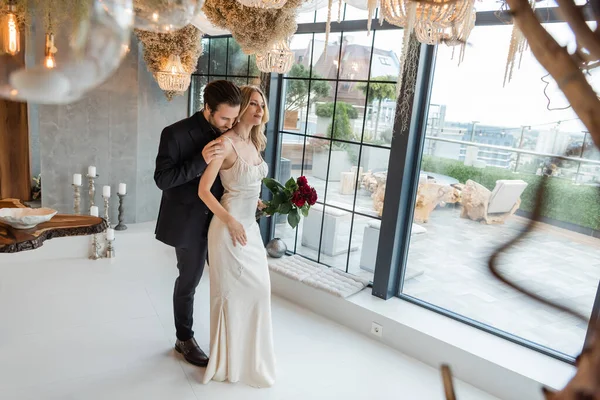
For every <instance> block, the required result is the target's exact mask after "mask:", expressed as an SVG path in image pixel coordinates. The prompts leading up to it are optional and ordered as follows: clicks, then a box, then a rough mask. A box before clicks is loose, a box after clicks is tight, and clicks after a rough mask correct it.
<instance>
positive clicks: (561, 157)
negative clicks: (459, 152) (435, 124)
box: [425, 136, 600, 180]
mask: <svg viewBox="0 0 600 400" xmlns="http://www.w3.org/2000/svg"><path fill="white" fill-rule="evenodd" d="M425 140H432V141H438V142H445V143H454V144H458V145H463V146H475V147H477V148H485V149H493V150H500V151H507V152H511V153H516V154H517V155H518V157H517V160H516V162H515V167H514V171H515V172H517V170H518V168H519V160H520V155H521V154H526V155H532V156H536V157H543V158H551V159H557V160H562V161H570V162H575V163H577V172H575V180H577V177H578V176H579V175H583V174H582V173H581V172H580V170H581V164H591V165H596V166H600V160H590V159H587V158H581V157H570V156H565V155H559V154H551V153H540V152H537V151H534V150H526V149H519V148H514V147H508V146H498V145H493V144H484V143H477V142H469V141H465V140H455V139H446V138H440V137H436V136H426V137H425Z"/></svg>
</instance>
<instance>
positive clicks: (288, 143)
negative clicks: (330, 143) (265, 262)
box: [274, 134, 316, 257]
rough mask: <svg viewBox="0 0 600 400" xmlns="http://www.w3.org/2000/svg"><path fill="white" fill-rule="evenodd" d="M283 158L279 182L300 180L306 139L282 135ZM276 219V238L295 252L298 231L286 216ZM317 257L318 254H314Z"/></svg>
mask: <svg viewBox="0 0 600 400" xmlns="http://www.w3.org/2000/svg"><path fill="white" fill-rule="evenodd" d="M280 138H281V156H280V159H279V171H278V175H277V180H278V181H279V182H282V183H283V182H286V181H287V180H288V179H290V178H291V177H294V178H298V177H299V176H300V175H302V174H303V168H302V167H303V163H304V160H303V156H304V137H303V136H299V135H289V134H281V136H280ZM274 218H275V237H279V238H281V239H283V240H284V241H285V243H286V245H287V247H288V250H290V251H294V245H295V240H296V230H295V229H292V228H291V227H290V226H289V224H288V223H287V217H286V216H285V215H277V216H275V217H274ZM314 255H315V257H316V253H315V254H314Z"/></svg>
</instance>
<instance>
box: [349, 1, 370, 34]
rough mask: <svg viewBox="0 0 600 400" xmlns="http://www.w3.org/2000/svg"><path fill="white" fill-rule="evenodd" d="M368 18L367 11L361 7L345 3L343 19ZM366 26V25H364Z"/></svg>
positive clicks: (356, 19)
mask: <svg viewBox="0 0 600 400" xmlns="http://www.w3.org/2000/svg"><path fill="white" fill-rule="evenodd" d="M366 4H367V3H366V2H365V6H366ZM363 19H365V20H366V19H369V11H367V10H366V9H364V10H363V9H362V8H357V7H354V6H351V5H350V4H348V3H346V11H345V13H344V21H359V20H363ZM365 28H366V27H365Z"/></svg>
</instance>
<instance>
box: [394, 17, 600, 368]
mask: <svg viewBox="0 0 600 400" xmlns="http://www.w3.org/2000/svg"><path fill="white" fill-rule="evenodd" d="M547 28H548V29H549V31H550V32H551V33H552V34H553V35H554V36H556V37H557V38H558V39H559V41H560V42H561V44H563V45H566V44H567V43H568V41H569V37H570V36H569V29H568V27H567V25H566V24H558V23H557V24H551V25H548V26H547ZM510 31H511V27H510V26H494V27H476V28H475V29H474V30H473V32H472V34H471V36H470V38H469V42H470V43H472V46H469V47H468V48H467V50H466V57H465V60H464V61H463V63H462V64H461V65H460V67H459V66H458V65H457V64H458V63H457V60H456V59H454V60H453V59H452V48H450V47H448V46H438V54H437V60H436V65H435V77H434V82H433V89H432V94H431V105H430V112H429V120H428V122H427V132H426V134H427V137H428V140H427V141H426V143H425V148H424V155H423V158H422V163H421V176H420V184H419V188H418V193H417V199H416V210H415V214H414V224H413V235H412V236H411V243H410V249H409V255H408V262H407V271H408V273H407V278H406V280H405V282H404V294H407V295H410V296H413V297H417V298H419V299H421V300H423V301H426V302H429V303H431V304H435V305H436V306H439V307H442V308H444V309H446V310H449V311H451V312H454V313H457V314H460V315H463V316H466V317H468V318H471V319H473V320H476V321H479V322H483V323H485V324H488V325H490V326H493V327H495V328H497V329H500V330H502V331H505V332H508V333H510V334H512V335H515V336H518V337H521V338H523V339H524V340H529V341H532V342H535V343H538V344H540V345H543V346H546V347H549V348H551V349H554V350H556V351H559V352H562V353H564V354H567V355H571V356H575V355H576V354H578V353H579V352H580V351H581V347H582V344H583V340H584V338H585V334H586V328H587V327H586V324H581V323H579V321H576V320H573V319H570V318H568V317H567V318H565V315H564V313H562V312H558V311H555V310H554V309H551V308H546V307H544V306H542V305H541V304H539V303H537V302H535V301H533V300H531V299H529V298H528V297H526V296H524V295H521V294H520V293H518V292H515V291H513V290H511V289H510V288H508V287H507V286H505V285H503V284H502V283H500V282H499V281H498V280H496V279H494V278H493V277H492V276H491V274H489V272H488V270H487V260H488V258H489V256H490V253H491V252H492V251H493V250H494V249H495V248H497V247H498V246H499V245H501V244H504V243H506V241H507V240H508V239H510V238H512V237H514V236H515V235H516V233H517V232H519V231H520V230H522V229H523V228H524V226H525V225H526V224H527V223H528V221H529V218H530V217H531V213H532V211H533V204H534V198H535V196H536V191H537V188H538V187H539V185H540V180H541V175H543V174H544V175H549V176H550V177H551V178H550V181H549V191H548V193H546V197H545V203H546V207H545V210H544V211H543V216H544V217H545V220H544V222H543V223H540V224H539V225H538V226H537V227H536V229H535V231H534V232H533V233H532V234H531V235H530V236H528V237H527V238H526V239H525V240H523V241H522V242H521V243H519V245H518V246H517V247H516V248H514V249H511V251H510V253H509V254H506V255H505V256H504V257H503V258H502V259H501V269H502V270H503V272H504V273H505V274H507V275H508V276H509V277H510V278H511V279H513V280H518V281H520V283H521V284H522V285H524V286H527V287H529V288H531V289H533V290H534V291H535V292H537V293H539V294H542V295H543V296H546V297H550V298H552V299H553V300H555V301H558V302H560V303H563V304H566V305H569V306H571V307H574V308H576V309H577V310H579V311H580V312H582V313H584V314H587V315H589V314H590V312H591V309H592V306H593V302H594V296H595V293H596V289H597V286H598V280H599V278H600V270H599V269H598V268H597V266H598V262H599V260H600V257H599V252H598V248H599V245H600V240H599V239H598V237H599V236H598V232H599V231H600V220H599V219H598V215H600V202H599V201H598V182H599V181H600V163H599V162H598V158H592V159H584V160H583V162H579V161H575V162H573V161H559V162H557V163H553V162H552V161H551V160H550V158H548V157H546V156H545V154H554V155H556V156H560V155H561V154H564V152H565V151H566V150H567V149H571V150H574V151H575V152H576V151H577V150H578V149H580V148H581V145H582V143H583V141H584V136H585V133H584V132H582V131H584V130H585V129H584V127H583V125H582V124H581V122H580V121H579V120H578V119H577V117H576V115H575V113H574V112H573V110H572V109H567V110H554V111H550V110H548V101H547V99H546V96H545V95H544V89H545V86H546V85H545V84H544V82H542V81H541V80H540V77H542V76H544V75H546V72H545V71H544V69H543V68H542V67H541V66H540V65H539V63H537V61H536V60H535V59H534V57H533V56H532V55H531V53H530V52H526V53H525V54H524V55H523V59H522V61H521V67H520V69H516V70H515V71H514V73H513V79H512V81H511V82H510V83H507V84H506V86H505V87H503V78H504V70H505V65H506V58H505V57H506V56H505V55H506V54H507V52H508V47H509V41H508V40H506V38H507V37H509V36H510ZM593 80H594V79H593V78H592V81H593ZM593 84H594V86H595V89H596V90H599V89H600V82H599V81H598V79H597V78H596V80H595V81H594V83H593ZM546 92H547V94H548V96H549V97H550V99H551V103H552V104H553V105H554V104H563V102H564V97H563V96H562V95H561V94H560V92H559V90H558V89H556V90H555V89H552V88H551V87H549V88H548V89H547V90H546ZM498 110H502V111H501V112H499V111H498ZM519 148H522V149H526V150H528V151H529V152H533V153H534V154H526V153H523V154H521V153H519V152H518V150H519ZM590 154H594V155H596V154H598V153H597V152H593V153H590ZM583 157H584V158H586V157H587V154H586V153H585V151H584V153H583ZM578 171H579V172H578ZM492 193H494V195H492ZM418 235H420V236H419V240H413V239H415V238H416V237H417V236H418ZM594 236H595V237H594ZM432 249H435V251H432Z"/></svg>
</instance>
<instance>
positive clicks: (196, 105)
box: [190, 75, 207, 114]
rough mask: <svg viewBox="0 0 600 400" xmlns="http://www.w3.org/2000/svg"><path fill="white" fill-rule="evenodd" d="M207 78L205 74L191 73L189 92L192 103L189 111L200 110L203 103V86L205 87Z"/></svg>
mask: <svg viewBox="0 0 600 400" xmlns="http://www.w3.org/2000/svg"><path fill="white" fill-rule="evenodd" d="M206 84H207V79H206V77H205V76H198V75H192V83H191V88H192V90H191V94H192V105H191V110H190V112H191V113H192V114H193V113H195V112H196V111H200V109H201V108H202V106H203V103H204V88H205V87H206Z"/></svg>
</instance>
